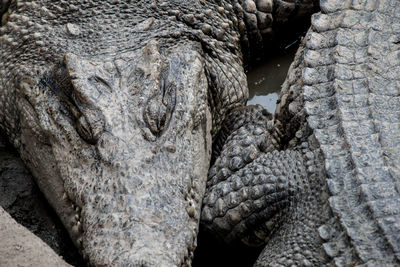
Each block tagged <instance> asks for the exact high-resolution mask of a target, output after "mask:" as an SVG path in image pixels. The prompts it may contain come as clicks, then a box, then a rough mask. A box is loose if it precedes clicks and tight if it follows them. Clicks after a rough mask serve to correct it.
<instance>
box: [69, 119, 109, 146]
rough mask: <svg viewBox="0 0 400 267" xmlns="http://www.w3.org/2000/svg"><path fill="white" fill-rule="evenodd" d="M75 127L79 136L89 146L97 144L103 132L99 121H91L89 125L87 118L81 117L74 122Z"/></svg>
mask: <svg viewBox="0 0 400 267" xmlns="http://www.w3.org/2000/svg"><path fill="white" fill-rule="evenodd" d="M75 127H76V131H77V132H78V134H79V136H80V137H81V138H82V139H83V140H85V141H86V142H88V143H89V144H91V145H95V144H96V143H97V141H98V140H99V137H100V135H101V133H102V132H103V130H104V129H103V128H104V127H103V124H102V123H101V121H100V120H93V121H92V123H89V122H88V120H87V118H86V117H85V116H83V115H81V116H80V117H79V118H78V119H77V120H76V125H75Z"/></svg>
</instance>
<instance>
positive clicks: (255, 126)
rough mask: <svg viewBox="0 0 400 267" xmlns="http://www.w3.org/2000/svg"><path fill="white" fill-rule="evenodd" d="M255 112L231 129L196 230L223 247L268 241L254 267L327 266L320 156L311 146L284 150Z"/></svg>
mask: <svg viewBox="0 0 400 267" xmlns="http://www.w3.org/2000/svg"><path fill="white" fill-rule="evenodd" d="M254 110H257V108H255V109H251V108H248V110H247V111H246V112H243V113H245V114H246V115H245V114H242V115H241V116H236V119H235V120H234V121H235V122H236V123H232V122H231V123H230V124H231V125H236V126H234V127H232V126H231V127H230V128H231V129H233V130H232V131H231V135H230V136H229V137H227V138H226V141H225V145H224V146H223V148H222V150H221V153H220V155H219V157H218V158H217V159H216V161H215V164H214V165H213V167H212V168H211V169H210V173H209V180H208V184H207V192H206V196H205V198H204V202H203V205H204V206H203V213H202V223H203V225H204V227H205V228H206V229H208V230H210V231H212V232H213V233H215V234H216V235H218V236H219V237H220V238H222V239H224V240H225V241H226V242H234V241H235V240H237V239H240V240H242V241H243V242H245V243H246V244H249V245H261V244H264V243H265V242H267V246H266V247H265V249H264V251H263V253H262V254H261V256H260V257H259V259H258V261H257V263H256V266H266V265H268V266H269V265H272V266H274V264H282V265H285V266H289V265H290V264H292V263H301V264H303V265H310V264H314V265H321V264H325V263H326V262H327V261H328V258H327V256H326V254H325V252H324V251H323V249H322V243H323V241H322V239H321V238H320V236H319V234H318V227H320V226H321V225H322V224H323V223H324V222H325V221H326V220H327V219H328V218H329V217H330V216H329V212H330V209H329V206H328V205H329V204H328V201H327V199H328V194H327V186H326V182H325V174H324V169H323V168H322V167H320V166H323V164H322V161H323V158H322V156H321V154H320V151H319V149H318V147H317V146H316V145H315V144H314V142H313V140H306V141H305V142H302V143H301V144H300V145H298V146H297V147H294V148H288V149H282V148H281V147H280V137H279V136H280V134H279V131H278V130H277V129H278V128H279V127H276V126H275V125H273V121H271V120H270V121H267V120H266V119H268V117H267V116H265V117H260V116H259V117H258V118H256V115H255V113H256V112H255V111H254ZM244 118H248V119H247V120H246V119H244ZM251 118H252V119H253V120H252V119H251ZM262 119H264V124H263V123H262V122H261V120H262ZM262 125H264V127H263V126H262ZM321 211H322V212H321ZM278 240H279V242H278Z"/></svg>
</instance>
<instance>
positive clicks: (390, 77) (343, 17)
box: [201, 0, 400, 266]
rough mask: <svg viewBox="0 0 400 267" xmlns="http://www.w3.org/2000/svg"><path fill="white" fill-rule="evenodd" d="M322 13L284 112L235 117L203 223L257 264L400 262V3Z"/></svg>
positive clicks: (328, 5) (287, 88)
mask: <svg viewBox="0 0 400 267" xmlns="http://www.w3.org/2000/svg"><path fill="white" fill-rule="evenodd" d="M320 8H321V11H320V12H319V13H316V14H314V15H313V17H312V23H311V24H312V25H311V28H310V29H309V31H308V33H307V34H306V36H305V37H304V39H303V40H302V44H301V46H300V48H299V50H298V52H297V54H296V56H295V59H294V61H293V63H292V65H291V67H290V69H289V72H288V75H287V78H286V80H285V82H284V84H283V85H282V91H281V93H280V96H279V100H278V105H277V110H276V112H275V114H274V117H273V118H272V119H269V117H268V116H266V115H265V114H264V113H263V111H262V110H261V109H260V108H247V110H245V109H242V110H238V111H237V112H236V115H235V117H233V118H229V119H228V120H227V121H226V123H225V124H224V126H223V128H222V133H221V135H220V145H219V151H220V152H219V153H218V155H217V156H216V157H217V159H216V160H215V164H214V165H213V166H212V167H211V169H210V172H209V180H208V182H207V192H206V195H205V198H204V207H203V210H202V217H201V219H202V225H203V226H204V227H205V228H206V229H208V230H209V231H211V232H212V233H214V234H215V235H218V236H219V237H220V238H221V239H223V240H225V241H226V242H231V243H234V242H244V243H246V244H249V245H254V246H256V245H262V244H265V248H264V250H263V251H262V252H261V254H260V256H259V258H258V259H257V261H256V262H255V265H254V266H400V169H399V166H400V2H399V1H397V0H386V1H379V0H365V1H356V0H354V1H353V0H321V1H320ZM217 140H218V139H217Z"/></svg>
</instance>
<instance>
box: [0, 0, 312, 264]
mask: <svg viewBox="0 0 400 267" xmlns="http://www.w3.org/2000/svg"><path fill="white" fill-rule="evenodd" d="M302 2H303V3H304V7H305V9H304V10H306V11H307V10H308V11H310V10H311V9H312V7H313V3H312V2H313V1H307V0H305V1H302ZM299 3H300V2H299ZM4 4H7V5H8V1H6V2H4V1H2V2H1V5H2V6H1V9H0V10H2V12H3V9H4V10H5V8H4V6H3V5H4ZM280 7H286V8H284V9H281V8H280ZM298 7H299V6H298V4H294V3H290V2H289V3H286V2H284V1H276V2H275V3H272V1H265V0H263V1H257V5H256V4H255V3H254V2H253V1H248V0H247V1H215V2H214V1H203V0H201V1H177V0H176V1H160V2H159V1H101V2H98V1H61V0H60V1H45V0H41V1H33V2H32V1H11V4H10V7H9V8H8V11H7V12H6V13H5V14H4V15H3V17H2V24H4V25H2V27H1V28H0V47H1V50H0V63H1V64H0V89H1V90H0V92H1V93H0V127H1V130H2V131H3V132H5V134H6V135H7V136H8V138H9V140H10V142H11V143H12V144H13V145H14V146H15V147H16V148H17V150H18V151H19V153H20V155H21V157H22V159H23V160H24V162H25V164H26V165H27V166H28V167H29V169H30V170H31V172H32V173H33V175H34V176H35V178H36V181H37V183H38V185H39V187H40V188H41V190H42V191H43V193H44V194H45V195H46V197H47V199H48V200H49V202H50V204H51V205H52V206H53V207H54V208H55V210H56V212H57V213H58V215H59V216H60V218H61V220H62V221H63V223H64V225H65V226H66V228H67V230H68V231H69V233H70V235H71V237H72V239H73V240H74V242H75V244H76V245H77V246H78V247H79V248H80V249H81V251H82V253H83V255H84V257H86V258H87V259H88V261H89V262H90V264H91V265H94V266H109V265H112V266H126V265H129V266H181V265H189V264H190V261H191V257H192V253H193V250H194V248H195V244H196V235H197V231H198V221H199V217H200V206H201V201H202V197H203V194H204V190H205V181H206V173H207V170H208V167H209V161H210V155H211V143H212V136H215V133H216V132H217V131H218V130H219V129H220V128H221V122H222V120H223V119H224V117H225V116H226V114H227V113H228V111H229V110H231V109H233V108H235V107H237V106H242V105H243V104H244V103H245V102H246V100H247V95H248V90H247V85H246V79H245V74H244V71H243V67H242V56H241V44H248V46H250V47H251V46H252V45H255V46H257V45H260V44H257V42H255V41H254V40H255V39H254V38H253V37H252V36H258V37H260V38H264V35H267V34H269V33H270V31H269V30H268V29H269V28H270V29H272V27H273V25H272V23H271V20H269V19H268V18H273V16H275V15H277V16H280V15H281V14H282V16H287V17H292V16H294V17H295V16H296V14H302V13H301V12H300V13H298V11H299V10H300V11H301V10H302V9H299V8H298ZM257 8H258V9H259V10H258V9H257ZM254 18H256V20H254ZM251 29H253V30H254V29H257V30H258V31H252V30H251ZM211 114H212V115H211Z"/></svg>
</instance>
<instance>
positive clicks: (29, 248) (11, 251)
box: [0, 207, 71, 267]
mask: <svg viewBox="0 0 400 267" xmlns="http://www.w3.org/2000/svg"><path fill="white" fill-rule="evenodd" d="M0 236H1V242H0V265H1V266H5V267H6V266H7V267H8V266H10V267H11V266H60V267H61V266H71V265H69V264H67V263H65V262H64V261H63V260H62V259H61V258H60V257H59V256H58V255H57V254H56V253H55V252H54V251H53V250H52V249H51V248H50V247H49V246H48V245H46V243H44V242H43V241H42V240H41V239H40V238H38V237H37V236H35V235H34V234H33V233H31V232H30V231H29V230H28V229H26V228H25V227H23V226H21V225H20V224H19V223H17V222H16V221H15V220H14V219H12V218H11V216H10V215H9V214H8V213H7V212H5V211H4V209H3V208H2V207H0Z"/></svg>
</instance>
